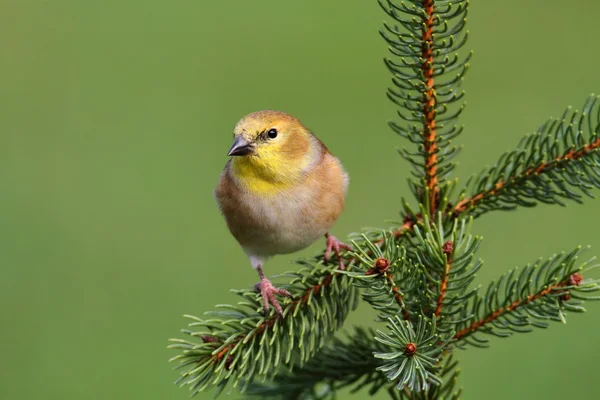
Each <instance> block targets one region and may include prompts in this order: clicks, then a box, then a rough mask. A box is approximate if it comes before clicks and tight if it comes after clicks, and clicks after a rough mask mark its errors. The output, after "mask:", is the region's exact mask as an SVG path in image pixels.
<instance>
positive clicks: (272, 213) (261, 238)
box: [215, 110, 352, 314]
mask: <svg viewBox="0 0 600 400" xmlns="http://www.w3.org/2000/svg"><path fill="white" fill-rule="evenodd" d="M227 155H228V156H232V158H231V159H230V160H229V161H228V162H227V165H225V169H224V170H223V173H222V174H221V178H220V180H219V184H218V186H217V188H216V190H215V198H216V199H217V203H218V204H219V208H220V209H221V212H222V213H223V215H224V216H225V220H226V222H227V226H228V227H229V230H230V231H231V233H232V234H233V236H234V237H235V238H236V239H237V241H238V242H239V243H240V245H241V246H242V248H243V249H244V251H245V252H246V254H247V255H248V257H249V258H250V263H251V264H252V266H253V267H254V268H255V269H256V270H257V271H258V275H259V277H260V283H259V284H257V287H260V292H261V295H262V298H263V300H264V305H265V312H266V311H268V310H269V303H271V304H273V306H274V307H275V309H276V310H277V312H279V314H281V313H282V308H281V306H280V305H279V303H278V302H277V299H276V298H275V294H279V295H284V296H290V293H289V292H288V291H287V290H285V289H279V288H276V287H274V286H273V284H272V283H271V281H269V279H267V278H266V277H265V275H264V273H263V269H262V267H263V263H264V262H265V260H267V259H268V258H269V257H271V256H274V255H276V254H286V253H293V252H295V251H298V250H301V249H303V248H305V247H308V246H309V245H310V244H312V243H314V242H315V241H316V240H317V239H318V238H319V237H321V235H325V237H326V250H325V256H324V257H325V260H326V261H329V259H330V256H331V253H332V251H333V252H334V253H335V254H336V255H337V256H338V260H339V265H340V268H341V269H344V264H343V261H342V257H341V256H340V252H341V251H342V250H351V249H352V248H351V246H348V245H346V244H344V243H342V242H340V241H339V240H338V239H336V238H335V237H334V236H332V235H330V234H329V230H330V229H331V227H332V226H333V224H334V223H335V222H336V220H337V219H338V217H339V215H340V213H341V212H342V210H343V209H344V197H345V196H346V191H347V189H348V182H349V180H348V174H347V173H346V171H345V170H344V168H343V167H342V164H341V163H340V161H339V160H338V159H337V158H336V157H334V156H333V155H332V154H331V153H330V152H329V150H328V149H327V147H325V145H324V144H323V143H322V142H321V141H320V140H319V139H317V137H316V136H314V135H313V134H312V133H311V132H310V131H309V130H308V129H307V128H306V127H304V125H302V123H300V121H298V119H296V118H294V117H293V116H291V115H288V114H285V113H283V112H279V111H270V110H266V111H258V112H255V113H252V114H249V115H246V116H245V117H243V118H242V119H241V120H240V121H239V122H238V123H237V125H236V126H235V128H234V142H233V145H232V146H231V149H229V152H228V153H227Z"/></svg>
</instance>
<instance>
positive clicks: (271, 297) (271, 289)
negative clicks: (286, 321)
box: [255, 278, 292, 315]
mask: <svg viewBox="0 0 600 400" xmlns="http://www.w3.org/2000/svg"><path fill="white" fill-rule="evenodd" d="M255 289H256V291H257V292H260V295H261V296H262V298H263V301H264V303H265V314H267V313H268V312H269V308H270V304H272V305H273V307H275V310H277V313H278V314H279V315H283V309H282V308H281V305H280V304H279V302H278V301H277V299H276V298H275V295H276V294H279V295H282V296H287V297H291V296H292V294H291V293H290V292H288V291H287V290H285V289H279V288H276V287H275V286H273V284H272V283H271V281H270V280H268V279H267V278H261V281H260V282H258V283H257V284H256V285H255Z"/></svg>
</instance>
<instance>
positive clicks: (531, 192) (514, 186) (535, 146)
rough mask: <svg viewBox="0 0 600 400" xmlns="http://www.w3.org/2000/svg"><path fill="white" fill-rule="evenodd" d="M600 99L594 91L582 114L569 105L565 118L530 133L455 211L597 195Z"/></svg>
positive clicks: (476, 184)
mask: <svg viewBox="0 0 600 400" xmlns="http://www.w3.org/2000/svg"><path fill="white" fill-rule="evenodd" d="M599 99H600V97H598V96H591V97H590V98H589V99H588V100H587V102H586V103H585V105H584V107H583V111H582V112H581V113H580V112H579V111H572V110H571V109H570V108H569V109H567V110H566V111H565V112H564V114H563V115H562V117H561V118H560V119H550V120H548V121H547V122H546V123H545V124H544V125H542V126H541V127H540V128H539V129H538V131H537V132H536V133H534V134H532V135H528V136H526V137H525V138H524V139H523V140H522V141H521V143H520V144H519V146H518V148H517V149H516V150H513V151H511V152H508V153H505V154H504V155H503V156H502V157H500V160H499V161H498V162H497V163H496V165H494V166H492V167H490V168H488V169H487V170H485V171H483V172H482V173H481V174H480V175H479V176H478V177H477V179H476V180H475V182H474V185H473V186H474V188H475V190H476V192H475V193H474V194H472V195H471V196H469V197H466V198H463V199H462V200H460V201H459V202H458V203H457V204H456V206H455V207H454V213H455V214H461V213H465V212H467V213H468V214H470V215H474V216H478V215H481V214H483V213H485V212H487V211H490V210H512V209H515V208H516V207H517V206H526V207H532V206H535V205H536V204H537V203H538V202H542V203H547V204H559V205H565V204H564V202H563V199H569V200H574V201H576V202H579V203H580V202H582V198H583V196H582V195H587V196H589V197H593V195H592V193H591V192H590V189H592V188H594V187H596V188H600V152H599V151H598V150H599V149H600V136H599V134H600V101H599Z"/></svg>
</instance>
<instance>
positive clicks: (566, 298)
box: [560, 292, 571, 301]
mask: <svg viewBox="0 0 600 400" xmlns="http://www.w3.org/2000/svg"><path fill="white" fill-rule="evenodd" d="M560 299H561V300H562V301H569V300H571V293H569V292H565V294H563V295H562V296H560Z"/></svg>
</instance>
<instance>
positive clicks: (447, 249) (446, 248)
mask: <svg viewBox="0 0 600 400" xmlns="http://www.w3.org/2000/svg"><path fill="white" fill-rule="evenodd" d="M442 251H443V252H444V254H445V255H447V256H449V255H450V254H452V251H454V243H453V242H452V240H448V241H447V242H446V243H444V245H443V246H442Z"/></svg>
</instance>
